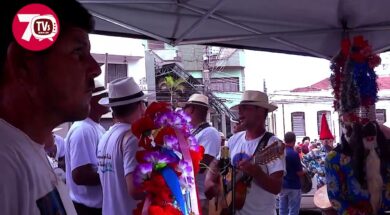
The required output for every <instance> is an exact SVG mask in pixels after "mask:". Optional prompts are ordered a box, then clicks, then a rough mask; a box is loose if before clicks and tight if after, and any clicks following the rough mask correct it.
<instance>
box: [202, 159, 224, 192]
mask: <svg viewBox="0 0 390 215" xmlns="http://www.w3.org/2000/svg"><path fill="white" fill-rule="evenodd" d="M220 181H221V175H220V174H219V169H218V160H217V159H214V160H213V161H212V162H211V163H210V169H209V171H207V173H206V178H205V195H206V198H207V199H212V198H213V197H215V196H217V195H218V194H219V193H220V192H221V189H220V188H221V186H220Z"/></svg>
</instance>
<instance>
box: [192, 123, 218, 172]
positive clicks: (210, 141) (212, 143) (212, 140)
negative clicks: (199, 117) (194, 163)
mask: <svg viewBox="0 0 390 215" xmlns="http://www.w3.org/2000/svg"><path fill="white" fill-rule="evenodd" d="M206 129H207V130H206V131H205V132H204V133H203V135H202V136H201V137H200V138H199V140H198V142H199V143H200V144H201V145H202V146H203V147H204V155H203V159H202V160H201V161H200V163H201V164H203V165H200V170H199V173H204V172H205V171H206V170H207V166H210V163H211V161H213V160H214V159H215V158H216V157H217V155H218V153H219V152H220V150H221V144H220V143H221V136H220V135H219V133H218V131H217V130H216V129H214V128H206Z"/></svg>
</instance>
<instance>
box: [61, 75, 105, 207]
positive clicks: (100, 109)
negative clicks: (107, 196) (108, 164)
mask: <svg viewBox="0 0 390 215" xmlns="http://www.w3.org/2000/svg"><path fill="white" fill-rule="evenodd" d="M105 96H107V91H106V89H105V88H104V85H102V84H101V83H100V82H99V81H97V80H96V79H95V89H94V90H93V93H92V99H91V111H90V113H89V116H88V117H87V118H86V119H84V120H82V121H77V122H75V123H73V125H72V126H71V127H70V129H69V132H68V134H67V136H66V138H65V142H66V143H65V145H66V147H65V162H66V165H65V166H66V171H65V174H66V182H67V185H68V186H69V188H70V198H71V199H72V200H73V203H74V205H75V208H76V211H77V213H78V214H80V215H83V214H91V215H94V214H101V213H102V212H101V210H102V209H101V208H102V202H103V193H102V187H101V185H100V178H99V174H98V160H97V147H98V143H99V140H100V138H101V137H102V136H103V134H104V132H105V129H104V128H103V127H102V126H101V125H100V124H99V121H100V118H101V116H102V115H103V114H105V113H108V112H109V109H108V108H107V107H105V106H102V105H100V104H99V103H98V101H99V100H100V99H101V98H103V97H105Z"/></svg>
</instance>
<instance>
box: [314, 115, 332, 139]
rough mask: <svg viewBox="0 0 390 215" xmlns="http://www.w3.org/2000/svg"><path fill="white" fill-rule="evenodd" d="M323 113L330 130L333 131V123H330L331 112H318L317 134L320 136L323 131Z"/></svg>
mask: <svg viewBox="0 0 390 215" xmlns="http://www.w3.org/2000/svg"><path fill="white" fill-rule="evenodd" d="M323 113H324V114H325V117H326V121H327V123H328V126H329V129H330V130H332V123H331V121H330V111H327V110H321V111H318V112H317V132H318V135H319V134H320V131H321V118H322V114H323Z"/></svg>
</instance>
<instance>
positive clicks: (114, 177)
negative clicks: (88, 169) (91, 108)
mask: <svg viewBox="0 0 390 215" xmlns="http://www.w3.org/2000/svg"><path fill="white" fill-rule="evenodd" d="M108 94H109V96H108V98H102V99H101V100H100V101H99V103H100V104H102V105H105V106H107V107H111V109H112V115H113V117H114V121H115V124H114V125H113V126H111V127H110V129H109V130H108V131H107V132H106V133H105V134H104V135H103V137H102V139H101V140H100V142H99V147H98V159H99V175H100V180H101V183H102V187H103V215H111V214H115V215H128V214H133V210H134V209H135V208H136V199H142V198H143V197H144V196H143V193H142V191H141V190H139V189H137V188H135V187H134V185H133V171H134V169H135V167H136V165H137V161H136V159H135V154H136V152H137V150H138V139H137V138H136V137H135V136H134V135H133V134H132V133H131V124H132V123H133V122H135V121H136V120H138V119H139V118H141V116H142V114H143V113H144V112H145V109H146V106H145V101H144V99H145V95H144V93H143V92H142V91H141V89H140V87H139V86H138V85H137V84H136V83H135V81H134V79H133V78H120V79H117V80H114V81H112V82H110V84H109V88H108Z"/></svg>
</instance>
